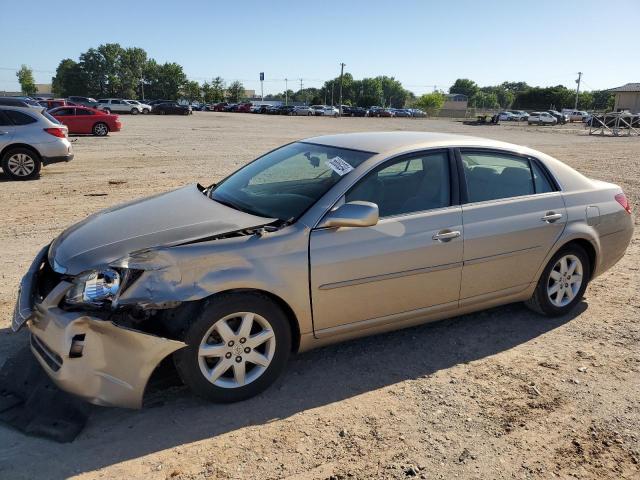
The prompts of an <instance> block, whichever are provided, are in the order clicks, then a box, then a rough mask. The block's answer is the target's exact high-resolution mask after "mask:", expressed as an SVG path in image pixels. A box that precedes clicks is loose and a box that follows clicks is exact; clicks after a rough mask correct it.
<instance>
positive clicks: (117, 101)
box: [98, 98, 143, 115]
mask: <svg viewBox="0 0 640 480" xmlns="http://www.w3.org/2000/svg"><path fill="white" fill-rule="evenodd" d="M98 103H99V104H100V105H101V107H102V110H104V111H105V112H107V113H111V112H116V113H130V114H131V115H138V114H139V113H142V110H143V109H142V107H141V106H140V105H139V104H138V105H136V104H134V103H131V102H130V101H128V100H125V99H123V98H100V99H98Z"/></svg>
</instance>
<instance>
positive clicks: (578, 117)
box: [562, 108, 589, 122]
mask: <svg viewBox="0 0 640 480" xmlns="http://www.w3.org/2000/svg"><path fill="white" fill-rule="evenodd" d="M562 113H564V114H565V115H568V116H569V121H570V122H583V121H584V119H585V118H587V117H588V116H589V114H588V113H587V112H585V111H582V110H573V109H571V108H563V109H562Z"/></svg>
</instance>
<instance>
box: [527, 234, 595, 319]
mask: <svg viewBox="0 0 640 480" xmlns="http://www.w3.org/2000/svg"><path fill="white" fill-rule="evenodd" d="M562 259H566V260H567V263H566V265H567V267H568V271H566V272H565V273H563V271H562V264H561V260H562ZM573 261H575V262H577V265H576V267H574V270H573V271H574V273H575V272H579V276H580V284H579V285H578V286H576V283H577V282H576V280H575V274H574V275H572V276H571V277H566V276H563V275H567V274H569V272H570V271H571V267H572V264H571V263H570V262H573ZM552 272H555V273H552ZM555 277H559V278H558V279H556V278H555ZM571 278H573V279H574V282H573V283H572V282H571ZM590 278H591V263H590V261H589V257H588V255H587V253H586V252H585V251H584V249H583V248H582V247H580V246H579V245H575V244H573V245H567V246H565V247H563V248H561V249H560V250H559V251H558V252H557V253H556V254H555V255H554V256H553V257H552V258H551V260H549V263H548V264H547V266H546V267H545V269H544V271H543V272H542V275H540V279H539V280H538V285H536V289H535V291H534V292H533V295H532V296H531V298H530V299H529V300H527V301H526V302H525V305H527V307H529V308H530V309H531V310H533V311H534V312H537V313H539V314H541V315H545V316H548V317H558V316H560V315H565V314H566V313H569V312H570V311H571V310H572V309H573V308H574V307H575V306H576V304H577V303H578V302H580V300H582V297H583V295H584V291H585V290H586V288H587V284H588V283H589V279H590ZM562 282H565V283H564V286H565V288H564V291H565V292H566V293H562V287H563V284H562ZM556 284H560V290H559V291H557V293H555V294H551V293H549V292H551V291H552V290H553V288H554V287H555V286H556ZM566 286H568V288H567V287H566ZM554 295H555V298H553V296H554ZM561 295H562V298H560V296H561ZM571 295H573V296H571ZM565 297H566V298H565Z"/></svg>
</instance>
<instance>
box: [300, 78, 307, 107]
mask: <svg viewBox="0 0 640 480" xmlns="http://www.w3.org/2000/svg"><path fill="white" fill-rule="evenodd" d="M300 98H303V99H304V100H305V102H304V103H307V102H306V100H307V99H306V98H305V97H304V95H303V94H302V79H300Z"/></svg>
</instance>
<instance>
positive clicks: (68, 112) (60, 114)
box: [54, 107, 82, 133]
mask: <svg viewBox="0 0 640 480" xmlns="http://www.w3.org/2000/svg"><path fill="white" fill-rule="evenodd" d="M75 110H76V109H75V108H74V107H64V108H60V109H59V110H56V111H55V115H54V116H55V117H56V118H57V119H58V120H59V121H61V122H62V123H63V124H65V125H66V126H67V128H69V133H82V132H79V131H78V122H77V121H76V119H75Z"/></svg>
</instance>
